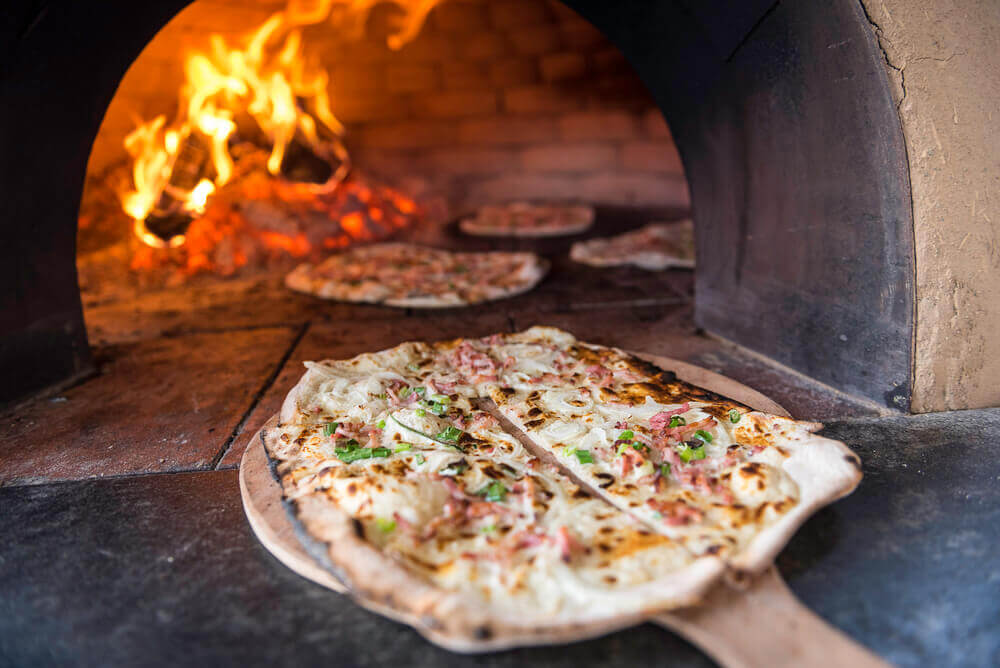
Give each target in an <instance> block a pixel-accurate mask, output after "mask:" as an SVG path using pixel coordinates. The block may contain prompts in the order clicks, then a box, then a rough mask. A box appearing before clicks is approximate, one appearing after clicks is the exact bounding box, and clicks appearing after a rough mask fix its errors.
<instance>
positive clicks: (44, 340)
mask: <svg viewBox="0 0 1000 668" xmlns="http://www.w3.org/2000/svg"><path fill="white" fill-rule="evenodd" d="M185 4H186V3H185V2H184V1H183V0H150V1H149V2H135V1H134V0H102V1H101V2H90V3H86V2H75V1H71V0H54V1H53V2H49V3H38V2H34V1H33V0H14V1H13V2H9V3H8V5H7V7H6V12H5V21H4V23H3V24H2V27H0V31H2V33H0V39H2V44H3V47H0V48H3V49H4V52H3V57H4V60H3V62H4V65H3V67H4V74H3V79H2V86H3V88H2V90H3V95H2V97H0V100H2V101H3V104H2V105H0V127H2V130H0V132H2V133H3V135H2V140H0V146H3V151H2V152H0V164H2V165H3V171H2V173H0V178H2V183H3V186H2V189H3V190H2V195H3V201H4V204H5V207H4V209H5V216H4V219H3V221H2V223H0V226H2V227H0V229H2V230H3V232H2V237H0V244H2V245H0V248H2V249H3V250H2V251H0V252H2V253H3V254H4V257H3V261H2V262H0V281H2V285H3V288H2V297H0V300H2V315H0V364H2V370H3V375H2V381H0V402H4V401H9V400H11V399H14V398H16V397H18V396H23V395H25V394H27V393H29V392H31V391H33V390H36V389H38V388H40V387H43V386H44V385H47V384H51V383H53V382H57V381H59V380H62V379H66V378H69V377H71V376H73V375H74V374H77V373H80V372H81V371H84V370H86V369H87V368H88V366H89V363H90V362H89V355H88V353H87V349H86V334H85V330H84V327H83V319H82V313H81V309H80V301H79V290H78V287H77V282H76V270H75V264H74V260H75V240H76V214H77V210H78V206H79V200H80V194H81V189H82V184H83V179H84V175H85V171H86V165H87V157H88V154H89V151H90V146H91V144H92V142H93V140H94V137H95V135H96V133H97V130H98V127H99V125H100V122H101V118H102V117H103V114H104V111H105V109H106V108H107V106H108V104H109V103H110V101H111V98H112V96H113V94H114V91H115V87H116V86H117V84H118V82H119V81H120V79H121V78H122V76H123V75H124V73H125V70H126V69H127V68H128V66H129V64H130V63H131V62H132V61H133V60H134V59H135V58H136V56H137V55H138V54H139V52H140V51H141V49H142V47H143V46H144V45H145V44H146V43H147V42H148V41H149V40H150V39H151V38H152V36H153V35H154V34H155V33H156V32H157V30H158V29H159V28H160V27H162V26H163V25H164V24H165V23H166V22H167V21H168V20H169V19H170V17H171V16H173V15H174V14H175V13H176V12H177V11H179V10H180V9H181V8H182V7H183V6H184V5H185ZM567 4H568V5H570V6H571V7H573V8H574V9H576V10H578V11H579V12H580V13H581V14H583V15H584V16H586V17H588V18H590V19H591V20H592V21H593V22H594V24H595V25H596V26H597V27H599V28H600V29H602V30H603V31H604V32H605V33H606V34H607V35H608V36H609V38H611V39H612V41H614V42H615V43H616V44H617V45H618V46H619V48H621V49H622V51H623V52H624V53H625V54H626V56H628V57H629V59H630V61H631V62H632V64H633V66H634V67H635V68H636V69H637V71H638V72H639V74H640V76H642V77H643V79H644V80H645V82H646V84H647V86H648V87H649V89H650V90H651V92H652V93H653V95H654V97H656V99H657V101H658V103H659V104H660V106H661V107H662V108H663V109H664V110H665V112H666V114H667V117H668V120H669V121H670V124H671V128H672V130H673V131H674V134H675V140H676V142H677V145H678V147H679V148H680V150H681V153H682V157H683V159H684V163H685V169H686V172H687V174H688V179H689V182H690V184H691V188H692V201H693V208H694V213H695V218H696V221H697V224H698V242H699V243H698V253H699V257H698V263H699V269H698V278H697V281H698V283H697V318H698V322H699V324H701V325H702V326H704V327H705V328H707V329H709V330H711V331H714V332H717V333H719V334H721V335H723V336H726V337H728V338H730V339H733V340H735V341H737V342H739V343H742V344H744V345H746V346H748V347H750V348H752V349H755V350H758V351H760V352H762V353H765V354H767V355H769V356H771V357H773V358H775V359H777V360H779V361H781V362H784V363H786V364H789V365H790V366H792V367H794V368H796V369H798V370H800V371H803V372H805V373H807V374H809V375H811V376H813V377H815V378H817V379H819V380H822V381H825V382H827V383H830V384H831V385H834V386H836V387H839V388H840V389H843V390H846V391H849V392H852V393H855V394H859V395H862V396H866V397H868V398H871V399H875V400H878V401H883V402H884V401H888V402H889V403H890V404H891V405H895V406H898V407H901V408H906V407H907V406H908V401H909V389H908V384H909V378H910V357H911V354H910V346H911V332H912V319H913V318H912V309H913V296H912V276H913V260H912V222H911V217H910V203H909V202H910V200H909V188H908V183H907V176H906V171H905V165H906V162H905V155H904V150H903V143H902V135H901V132H900V128H899V120H898V117H897V115H896V113H895V109H894V108H893V106H892V103H891V99H890V97H889V90H888V84H887V81H886V75H885V71H884V68H883V67H882V64H881V63H880V61H879V58H881V54H880V51H879V50H878V48H877V46H876V45H875V43H874V40H873V38H872V35H871V31H870V30H869V29H868V26H867V24H866V22H865V18H864V15H863V13H862V12H861V9H860V6H859V5H857V4H856V3H855V2H851V1H849V0H835V1H834V2H826V3H788V4H787V5H786V4H776V5H774V6H773V7H771V6H770V5H769V4H767V3H760V2H753V1H750V0H716V1H714V2H704V1H702V2H695V1H694V0H691V1H690V2H689V3H688V2H665V1H664V2H643V3H638V2H636V3H609V2H607V1H606V0H569V1H568V2H567Z"/></svg>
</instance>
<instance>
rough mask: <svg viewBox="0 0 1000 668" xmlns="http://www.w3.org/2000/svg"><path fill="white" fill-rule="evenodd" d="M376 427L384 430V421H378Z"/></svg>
mask: <svg viewBox="0 0 1000 668" xmlns="http://www.w3.org/2000/svg"><path fill="white" fill-rule="evenodd" d="M377 426H378V428H379V429H385V420H379V421H378V425H377Z"/></svg>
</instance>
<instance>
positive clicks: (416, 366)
mask: <svg viewBox="0 0 1000 668" xmlns="http://www.w3.org/2000/svg"><path fill="white" fill-rule="evenodd" d="M406 368H407V369H409V370H410V371H414V372H416V371H420V365H419V364H417V363H416V362H410V363H409V364H407V365H406Z"/></svg>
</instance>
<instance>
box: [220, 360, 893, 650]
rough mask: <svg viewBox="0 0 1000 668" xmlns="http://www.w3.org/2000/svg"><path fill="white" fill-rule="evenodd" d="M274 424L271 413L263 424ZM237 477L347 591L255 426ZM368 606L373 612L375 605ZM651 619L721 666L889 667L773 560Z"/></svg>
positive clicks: (264, 520)
mask: <svg viewBox="0 0 1000 668" xmlns="http://www.w3.org/2000/svg"><path fill="white" fill-rule="evenodd" d="M637 354H638V356H639V357H642V358H643V359H646V360H648V361H650V362H652V363H653V364H656V365H657V366H659V367H660V368H662V369H667V370H670V371H673V372H675V373H676V374H677V376H678V378H680V379H681V380H684V381H687V382H688V383H691V384H693V385H697V386H699V387H703V388H705V389H707V390H710V391H712V392H715V393H716V394H720V395H722V396H725V397H728V398H730V399H733V400H735V401H738V402H740V403H742V404H745V405H747V406H750V407H751V408H754V409H757V410H760V411H764V412H767V413H772V414H774V415H784V416H788V411H786V410H785V409H784V408H782V407H781V406H780V405H778V404H777V403H775V402H774V401H772V400H771V399H769V398H768V397H766V396H764V395H763V394H761V393H760V392H757V391H756V390H754V389H751V388H749V387H747V386H746V385H743V384H741V383H737V382H736V381H734V380H731V379H729V378H726V377H725V376H722V375H720V374H717V373H713V372H711V371H708V370H707V369H702V368H701V367H697V366H694V365H692V364H688V363H686V362H681V361H679V360H673V359H670V358H667V357H659V356H655V355H644V354H642V353H637ZM275 424H277V416H275V417H273V418H271V420H269V421H268V422H267V424H265V425H264V427H263V429H267V428H269V427H273V426H274V425H275ZM263 429H262V430H261V431H263ZM239 479H240V494H241V496H242V497H243V509H244V511H245V512H246V516H247V520H248V521H249V522H250V526H251V528H252V529H253V531H254V534H255V535H256V536H257V538H258V540H260V542H261V543H263V545H264V547H266V548H267V550H268V551H269V552H271V554H273V555H274V556H275V557H277V559H278V560H279V561H281V562H282V563H283V564H284V565H285V566H287V567H288V568H290V569H291V570H293V571H294V572H296V573H298V574H299V575H301V576H302V577H304V578H306V579H307V580H311V581H313V582H315V583H317V584H320V585H323V586H324V587H327V588H328V589H332V590H333V591H336V592H339V593H344V592H346V588H345V587H344V585H343V584H341V582H340V581H339V580H337V578H336V577H334V575H333V574H332V573H330V572H329V571H328V570H326V569H325V568H323V566H321V565H320V564H318V563H317V562H316V560H315V559H314V558H313V557H311V556H310V555H309V553H308V552H306V550H305V548H304V547H303V546H302V543H301V542H300V541H299V539H298V537H297V536H296V534H295V528H294V526H293V524H292V521H291V520H290V519H289V517H288V515H287V513H286V510H285V507H284V505H283V502H282V498H281V487H280V485H279V484H278V482H277V481H276V480H275V478H274V475H272V473H271V466H270V463H269V461H268V458H267V454H266V452H265V451H264V444H263V441H262V439H261V435H260V432H258V433H257V434H256V435H255V436H254V438H253V439H252V440H251V442H250V445H249V446H248V447H247V450H246V452H245V453H244V454H243V459H242V461H241V462H240V475H239ZM374 609H375V610H376V611H379V610H378V607H377V606H376V607H374ZM385 612H388V611H385ZM651 621H653V622H655V623H657V624H660V625H661V626H664V627H666V628H668V629H670V630H672V631H674V632H675V633H678V634H679V635H681V636H683V637H684V638H685V639H687V640H688V641H689V642H691V643H693V644H695V645H697V646H698V647H699V648H700V649H701V650H702V651H703V652H705V653H706V654H708V655H709V656H711V657H712V658H713V659H715V660H716V661H717V662H719V663H720V664H721V665H723V666H725V667H726V668H781V667H786V666H787V667H789V668H791V667H793V666H794V667H816V666H851V667H852V668H875V667H879V668H885V667H886V666H888V664H887V663H885V662H884V661H882V660H881V659H879V658H878V657H876V656H875V655H874V654H872V653H871V652H870V651H868V650H867V649H865V648H864V647H862V646H861V645H858V644H857V643H855V642H854V641H853V640H851V639H850V638H848V637H847V636H846V635H844V634H843V633H841V632H840V631H838V630H837V629H835V628H833V627H832V626H830V625H829V624H827V623H826V622H824V621H823V620H822V619H820V618H819V617H818V616H816V615H815V614H813V612H812V611H810V610H809V609H808V608H806V607H805V606H804V605H802V604H801V603H800V602H799V601H798V599H796V598H795V595H794V594H793V593H792V592H791V590H790V589H789V588H788V585H786V584H785V582H784V580H783V579H782V578H781V575H780V574H779V573H778V570H777V568H775V567H774V566H772V567H771V568H769V569H768V570H767V571H765V572H764V573H762V574H761V575H759V576H758V577H756V578H754V579H753V581H752V582H749V583H746V584H745V586H734V585H733V584H731V583H725V582H720V583H719V584H718V585H717V586H716V587H715V588H714V589H713V590H712V591H711V593H710V594H709V595H708V596H707V597H706V598H705V600H704V601H702V602H701V604H700V605H698V606H695V607H691V608H682V609H679V610H675V611H672V612H668V613H661V614H659V615H657V616H656V617H654V618H652V619H651Z"/></svg>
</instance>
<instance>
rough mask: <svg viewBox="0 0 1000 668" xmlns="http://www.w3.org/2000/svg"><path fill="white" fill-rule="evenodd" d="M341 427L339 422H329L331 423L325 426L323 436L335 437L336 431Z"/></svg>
mask: <svg viewBox="0 0 1000 668" xmlns="http://www.w3.org/2000/svg"><path fill="white" fill-rule="evenodd" d="M339 426H340V423H339V422H329V423H327V424H325V425H323V435H324V436H333V435H334V434H335V433H336V431H337V427H339Z"/></svg>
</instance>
